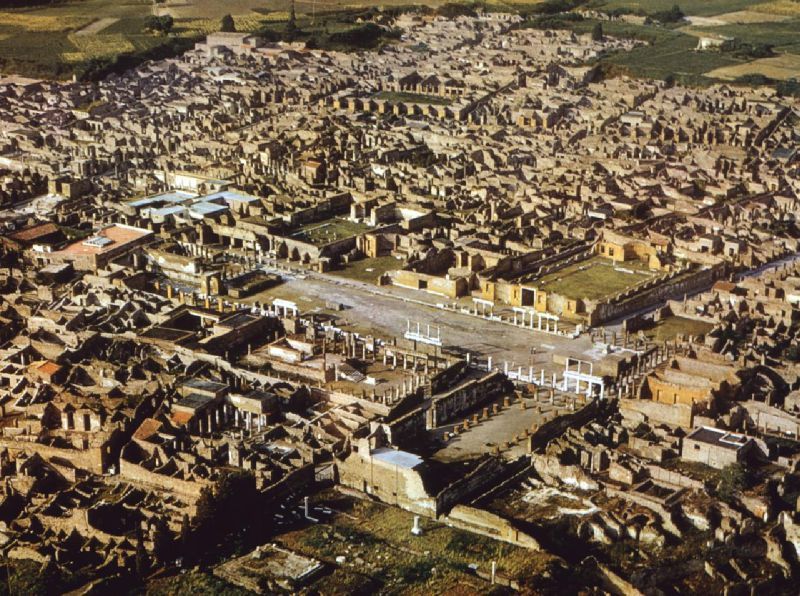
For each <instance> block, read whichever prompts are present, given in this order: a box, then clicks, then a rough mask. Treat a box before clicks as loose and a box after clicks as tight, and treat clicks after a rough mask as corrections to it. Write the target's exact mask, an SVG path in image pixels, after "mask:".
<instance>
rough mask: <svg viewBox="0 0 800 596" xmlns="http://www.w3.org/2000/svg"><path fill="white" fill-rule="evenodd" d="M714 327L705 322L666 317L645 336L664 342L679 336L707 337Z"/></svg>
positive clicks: (647, 331)
mask: <svg viewBox="0 0 800 596" xmlns="http://www.w3.org/2000/svg"><path fill="white" fill-rule="evenodd" d="M713 327H714V326H713V325H711V324H710V323H706V322H704V321H695V320H694V319H687V318H686V317H676V316H671V317H666V318H664V319H662V320H661V321H659V322H658V323H656V324H655V326H654V327H652V328H651V329H647V330H646V331H645V332H644V334H645V335H646V336H647V337H649V338H650V339H652V340H655V341H659V342H660V341H664V340H670V341H672V340H674V339H675V337H676V336H677V335H683V336H684V337H688V336H690V335H705V334H706V333H708V332H709V331H711V329H713Z"/></svg>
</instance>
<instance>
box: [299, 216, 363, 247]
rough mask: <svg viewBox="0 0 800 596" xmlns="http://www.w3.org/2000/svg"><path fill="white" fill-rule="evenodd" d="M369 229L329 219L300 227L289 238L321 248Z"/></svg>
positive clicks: (355, 223) (361, 224)
mask: <svg viewBox="0 0 800 596" xmlns="http://www.w3.org/2000/svg"><path fill="white" fill-rule="evenodd" d="M369 229H370V227H369V226H368V225H366V224H363V223H359V222H353V221H349V220H347V219H329V220H327V221H323V222H314V223H312V224H308V225H305V226H302V227H301V228H300V229H299V230H297V231H296V232H293V233H292V234H291V237H292V238H294V239H295V240H300V241H301V242H309V243H310V244H314V245H316V246H323V245H325V244H329V243H331V242H336V241H338V240H344V239H346V238H352V237H353V236H358V235H359V234H363V233H364V232H366V231H367V230H369Z"/></svg>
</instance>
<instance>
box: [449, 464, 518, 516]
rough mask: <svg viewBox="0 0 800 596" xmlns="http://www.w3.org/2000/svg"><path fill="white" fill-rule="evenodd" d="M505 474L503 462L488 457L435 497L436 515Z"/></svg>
mask: <svg viewBox="0 0 800 596" xmlns="http://www.w3.org/2000/svg"><path fill="white" fill-rule="evenodd" d="M504 472H505V466H504V465H503V462H502V461H501V460H500V459H498V458H494V457H488V458H486V459H484V460H483V461H482V462H481V463H479V464H478V465H477V466H475V467H474V468H473V469H472V470H471V471H470V472H469V473H468V474H467V475H465V476H462V477H461V478H459V479H458V480H456V481H454V482H451V483H450V484H448V485H447V486H446V487H445V488H443V489H442V490H441V491H439V494H437V495H436V513H437V515H441V514H442V513H444V512H446V511H449V510H450V509H452V508H453V507H455V506H456V504H457V503H459V502H461V501H463V500H465V499H466V498H467V497H469V496H471V495H474V494H476V493H478V492H480V491H481V490H482V489H484V488H486V487H487V486H488V485H490V484H492V483H494V481H495V479H497V478H499V477H500V476H502V475H503V473H504Z"/></svg>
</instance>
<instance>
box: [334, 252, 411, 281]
mask: <svg viewBox="0 0 800 596" xmlns="http://www.w3.org/2000/svg"><path fill="white" fill-rule="evenodd" d="M402 266H403V261H400V260H398V259H395V258H394V257H376V258H373V259H361V260H360V261H355V262H354V263H348V264H347V265H345V266H344V268H343V269H339V270H337V271H331V274H332V275H339V276H341V277H348V278H350V279H356V280H358V281H365V282H369V283H375V282H377V280H378V278H379V277H380V276H381V275H383V274H384V273H386V272H387V271H392V270H394V269H400V268H401V267H402Z"/></svg>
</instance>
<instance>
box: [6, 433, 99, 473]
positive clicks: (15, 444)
mask: <svg viewBox="0 0 800 596" xmlns="http://www.w3.org/2000/svg"><path fill="white" fill-rule="evenodd" d="M0 448H6V449H8V451H9V453H10V454H11V456H12V457H15V456H16V455H17V454H19V453H27V454H32V453H38V454H39V455H41V456H42V457H43V458H45V459H46V460H51V459H53V460H56V461H62V462H64V461H68V462H69V463H71V464H72V465H73V466H75V467H76V468H80V469H81V470H86V471H88V472H92V473H94V474H102V473H103V472H104V471H105V470H104V467H103V450H102V448H101V447H93V448H89V449H81V450H78V449H62V448H60V447H51V446H50V445H44V444H42V443H36V442H33V441H25V440H17V439H12V438H6V437H3V438H0Z"/></svg>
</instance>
